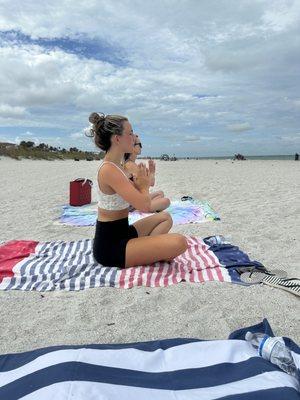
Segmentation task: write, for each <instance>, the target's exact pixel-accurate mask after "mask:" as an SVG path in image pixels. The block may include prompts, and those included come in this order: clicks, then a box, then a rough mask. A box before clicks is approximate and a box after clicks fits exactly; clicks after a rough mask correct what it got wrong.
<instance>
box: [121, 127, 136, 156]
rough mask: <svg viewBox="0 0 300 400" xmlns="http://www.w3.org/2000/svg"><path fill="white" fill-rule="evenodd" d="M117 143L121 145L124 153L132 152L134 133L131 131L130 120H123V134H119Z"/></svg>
mask: <svg viewBox="0 0 300 400" xmlns="http://www.w3.org/2000/svg"><path fill="white" fill-rule="evenodd" d="M119 143H120V145H121V146H122V151H123V152H124V153H133V152H134V148H135V146H134V143H135V134H134V133H133V130H132V126H131V124H130V122H128V121H124V123H123V134H122V135H121V136H119Z"/></svg>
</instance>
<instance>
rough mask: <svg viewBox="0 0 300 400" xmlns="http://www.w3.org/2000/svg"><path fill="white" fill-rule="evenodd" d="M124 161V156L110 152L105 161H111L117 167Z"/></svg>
mask: <svg viewBox="0 0 300 400" xmlns="http://www.w3.org/2000/svg"><path fill="white" fill-rule="evenodd" d="M123 159H124V154H123V153H119V152H116V151H108V152H107V153H106V154H105V157H104V161H110V162H113V163H114V164H117V165H121V164H122V161H123Z"/></svg>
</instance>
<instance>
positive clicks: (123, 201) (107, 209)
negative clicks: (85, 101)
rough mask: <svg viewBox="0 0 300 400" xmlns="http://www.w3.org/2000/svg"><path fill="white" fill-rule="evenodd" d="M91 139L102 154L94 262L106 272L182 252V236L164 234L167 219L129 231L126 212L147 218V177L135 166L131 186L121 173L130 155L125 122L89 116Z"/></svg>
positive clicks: (169, 221) (158, 218) (169, 220)
mask: <svg viewBox="0 0 300 400" xmlns="http://www.w3.org/2000/svg"><path fill="white" fill-rule="evenodd" d="M89 121H90V123H91V124H92V128H91V136H92V137H94V140H95V144H96V146H97V147H99V148H100V149H101V150H104V151H105V157H104V160H103V162H102V163H101V165H100V167H99V169H98V173H97V183H98V185H97V189H98V200H99V201H98V219H97V224H96V232H95V238H94V243H93V255H94V258H95V260H96V261H97V262H98V263H100V264H102V265H104V266H110V267H119V268H128V267H135V266H139V265H147V264H151V263H154V262H156V261H162V260H164V261H170V260H172V259H173V258H175V257H177V256H178V255H180V254H182V253H183V252H185V250H186V249H187V241H186V238H185V237H184V236H183V235H180V234H177V233H168V232H169V231H170V229H171V227H172V223H173V221H172V218H171V216H170V214H169V213H167V212H165V211H162V212H160V213H157V214H154V215H151V216H150V217H146V218H143V219H141V220H139V221H137V222H135V223H134V224H132V225H129V222H128V207H129V204H131V205H132V206H133V207H134V208H136V209H137V210H140V211H144V212H150V208H151V197H150V194H149V187H150V183H151V182H150V175H151V174H153V173H154V172H155V171H153V164H151V163H150V164H149V168H147V167H146V165H145V164H143V163H141V164H139V165H138V168H137V172H136V174H135V175H134V176H133V182H131V181H130V180H129V178H128V176H127V174H126V172H125V170H124V169H123V168H122V165H121V163H122V161H123V159H124V154H125V153H130V154H131V153H133V151H134V143H135V135H134V133H133V131H132V127H131V124H130V123H129V121H128V119H127V118H126V117H123V116H120V115H104V114H101V113H100V114H98V113H92V114H91V115H90V117H89Z"/></svg>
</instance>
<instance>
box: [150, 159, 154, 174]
mask: <svg viewBox="0 0 300 400" xmlns="http://www.w3.org/2000/svg"><path fill="white" fill-rule="evenodd" d="M148 169H149V173H150V174H151V175H155V162H154V160H149V161H148Z"/></svg>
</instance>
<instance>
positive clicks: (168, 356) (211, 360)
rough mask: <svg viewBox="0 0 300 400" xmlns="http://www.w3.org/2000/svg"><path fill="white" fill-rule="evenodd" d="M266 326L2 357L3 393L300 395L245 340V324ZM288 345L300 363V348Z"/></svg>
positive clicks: (32, 396)
mask: <svg viewBox="0 0 300 400" xmlns="http://www.w3.org/2000/svg"><path fill="white" fill-rule="evenodd" d="M268 326H269V325H268V323H267V321H264V322H263V323H261V324H259V325H257V326H255V327H250V328H246V329H244V330H240V331H237V332H235V333H234V334H233V335H231V337H230V340H218V341H201V340H197V339H166V340H161V341H153V342H145V343H135V344H122V345H86V346H60V347H52V348H45V349H40V350H35V351H30V352H27V353H21V354H10V355H2V356H0V399H3V400H4V399H5V400H15V399H20V398H22V399H26V400H53V399H55V400H71V399H72V400H98V399H99V400H100V399H101V400H104V399H113V400H119V399H121V400H125V399H130V400H144V399H145V400H148V399H149V400H150V399H151V400H156V399H159V400H175V399H176V400H183V399H184V400H192V399H193V400H194V399H201V400H212V399H224V400H225V399H226V400H229V399H230V400H259V399H263V400H285V399H286V400H296V399H299V381H298V380H297V379H296V378H295V377H292V376H290V375H288V374H286V373H284V372H283V371H281V370H280V369H279V368H278V367H276V366H275V365H273V364H271V363H269V362H268V361H266V360H264V359H262V358H261V357H259V356H257V354H256V351H255V350H254V349H253V348H252V346H251V345H250V344H249V343H247V342H246V341H245V340H243V338H244V335H245V332H246V331H247V330H252V331H258V330H259V329H260V330H262V328H263V327H268ZM258 328H259V329H258ZM232 339H235V340H232ZM289 345H290V348H291V350H292V354H293V357H294V358H295V362H296V363H297V366H298V368H299V366H300V349H299V347H298V346H297V345H295V344H294V343H293V342H291V341H289Z"/></svg>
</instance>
